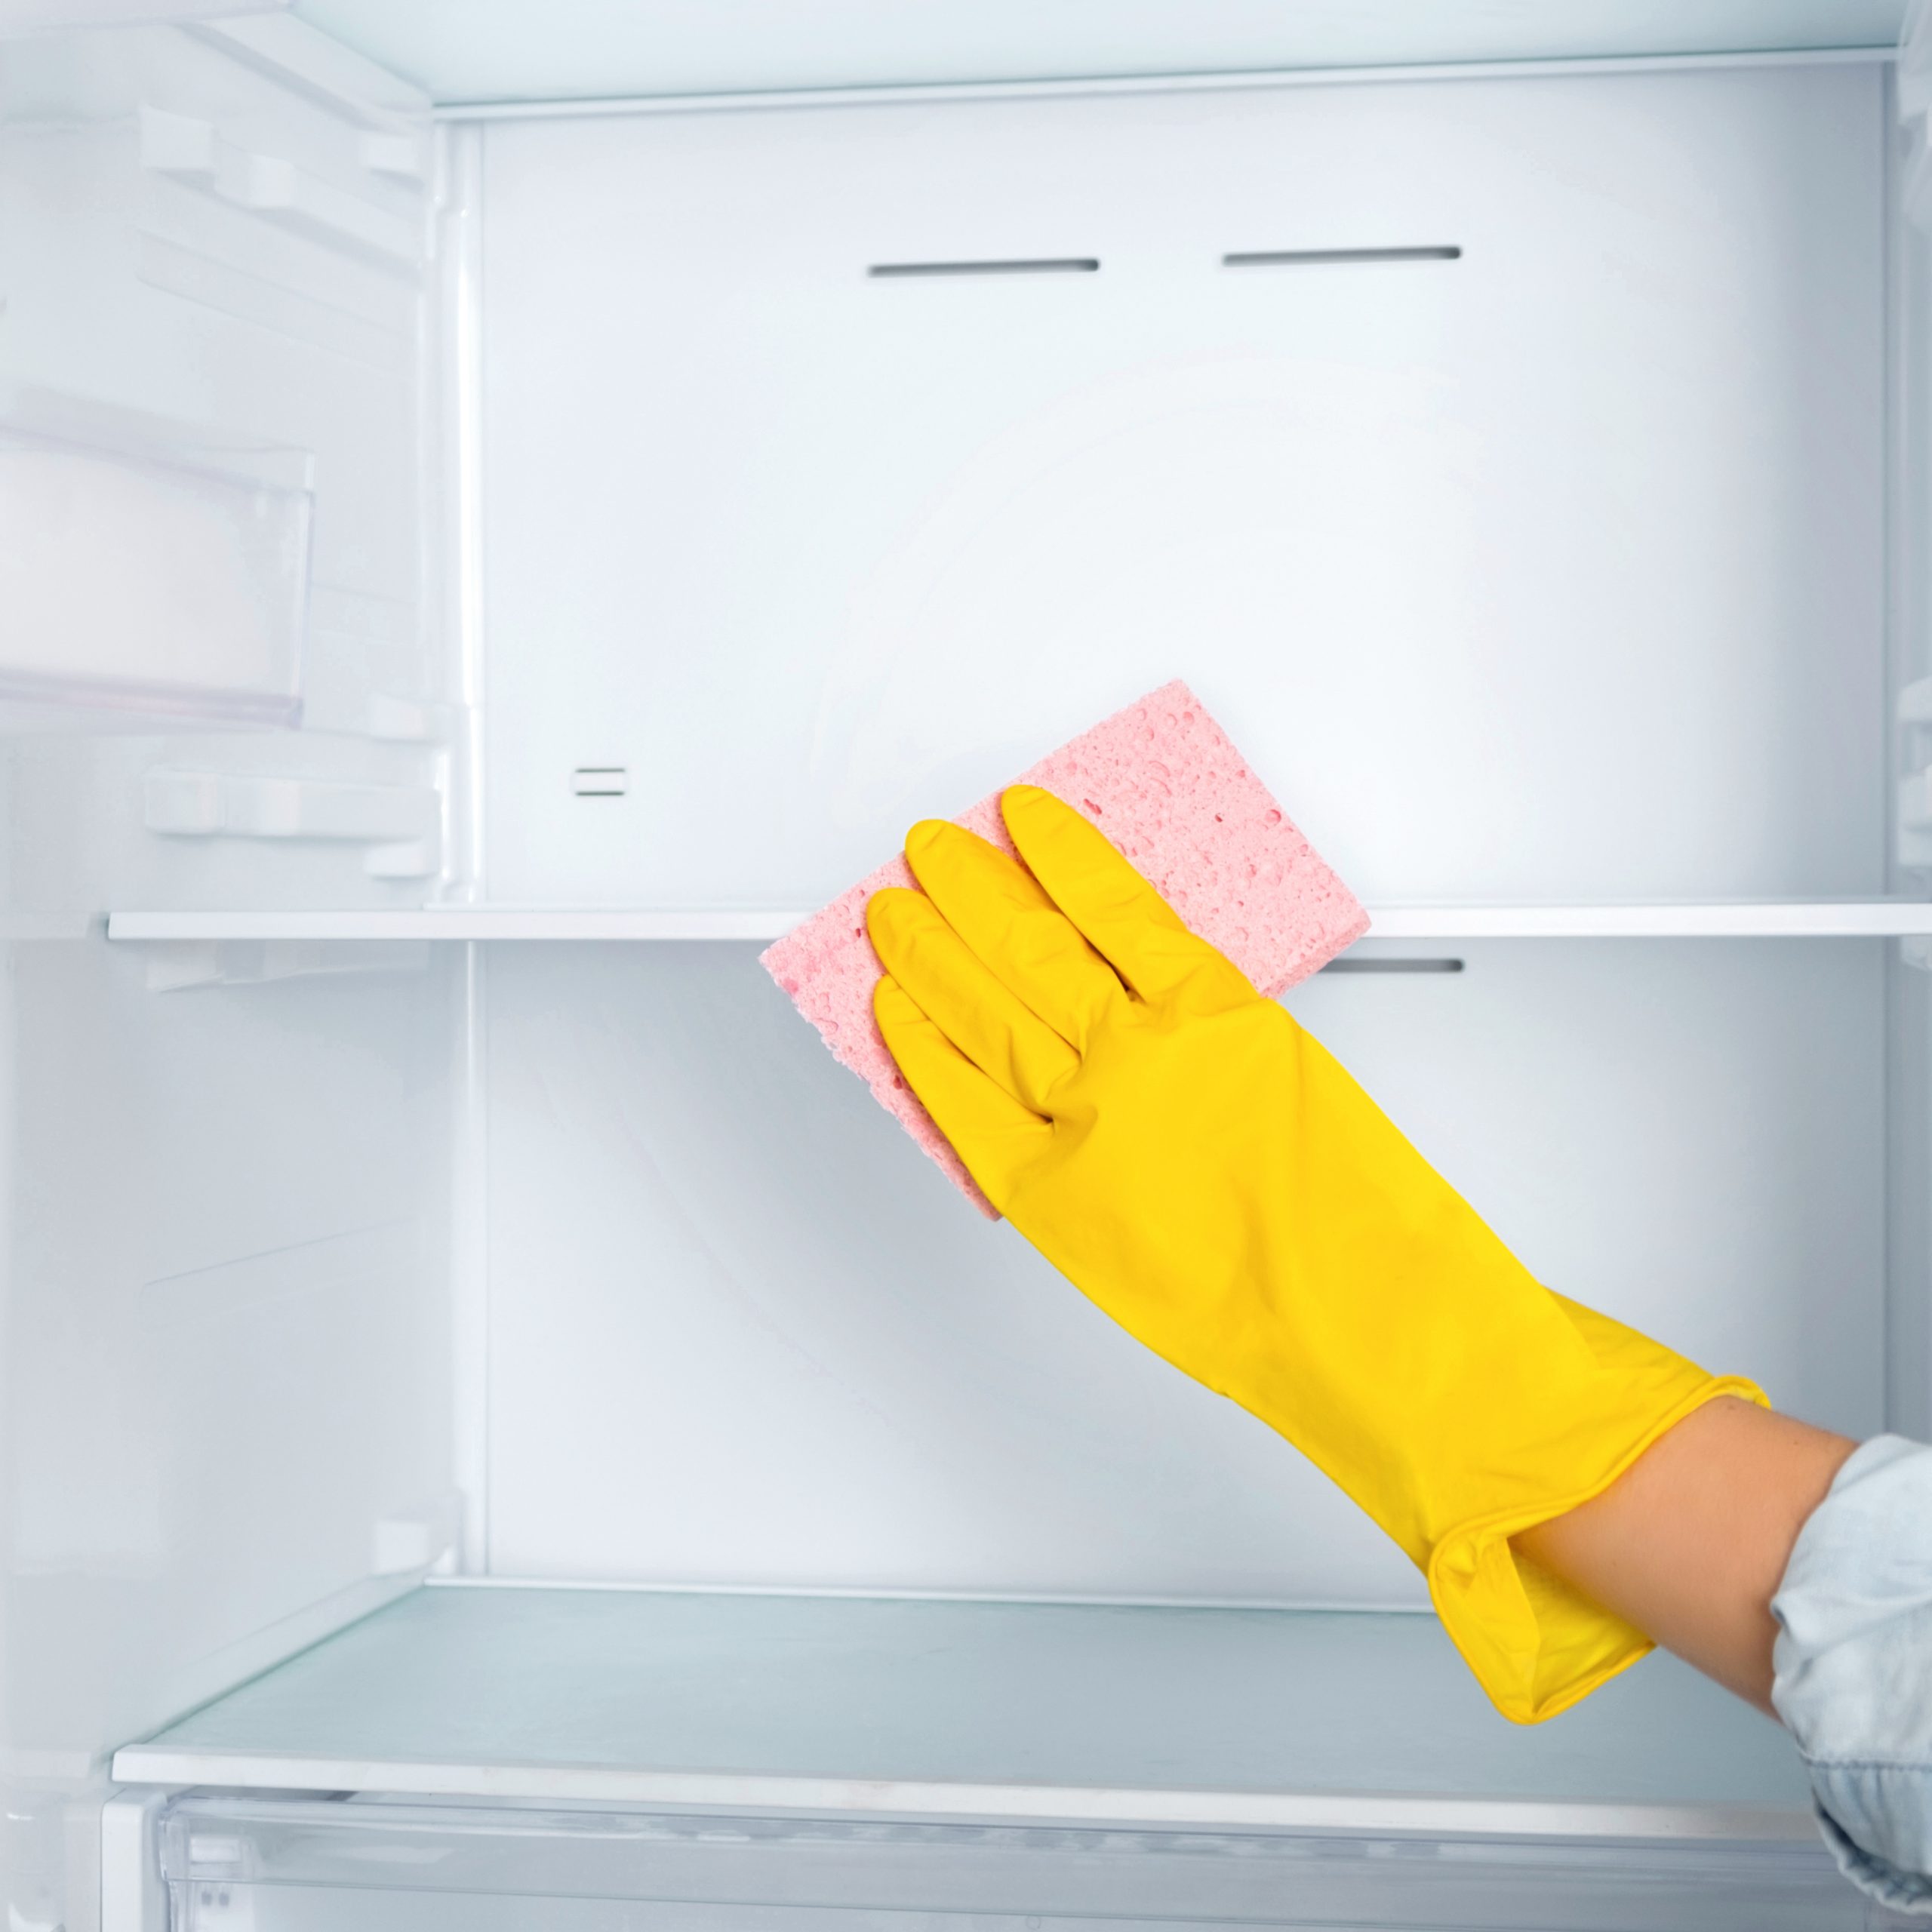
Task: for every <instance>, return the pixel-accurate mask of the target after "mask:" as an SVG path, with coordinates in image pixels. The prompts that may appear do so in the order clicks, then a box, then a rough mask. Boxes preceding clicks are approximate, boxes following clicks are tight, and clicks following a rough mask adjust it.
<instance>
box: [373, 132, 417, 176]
mask: <svg viewBox="0 0 1932 1932" xmlns="http://www.w3.org/2000/svg"><path fill="white" fill-rule="evenodd" d="M362 165H363V166H364V167H365V168H368V171H369V172H370V173H371V174H392V175H394V176H395V177H396V178H397V179H398V180H401V181H423V180H427V179H428V177H429V157H428V154H427V152H426V150H425V149H424V147H423V143H421V142H420V141H419V140H417V138H416V137H415V136H414V134H365V135H364V136H363V137H362Z"/></svg>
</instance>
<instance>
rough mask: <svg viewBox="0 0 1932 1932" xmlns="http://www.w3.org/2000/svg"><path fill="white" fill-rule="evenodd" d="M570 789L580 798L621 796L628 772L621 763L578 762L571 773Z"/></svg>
mask: <svg viewBox="0 0 1932 1932" xmlns="http://www.w3.org/2000/svg"><path fill="white" fill-rule="evenodd" d="M629 789H630V774H629V771H628V770H627V769H626V768H625V767H624V766H623V765H621V764H580V765H579V766H578V767H577V769H576V770H575V771H574V772H572V773H571V791H572V792H574V793H575V794H576V795H577V797H579V798H622V797H623V795H625V793H626V792H628V791H629Z"/></svg>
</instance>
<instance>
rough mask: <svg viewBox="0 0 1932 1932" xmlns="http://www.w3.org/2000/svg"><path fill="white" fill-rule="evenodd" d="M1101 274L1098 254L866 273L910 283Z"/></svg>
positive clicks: (909, 265)
mask: <svg viewBox="0 0 1932 1932" xmlns="http://www.w3.org/2000/svg"><path fill="white" fill-rule="evenodd" d="M1099 273H1100V257H1098V256H1097V255H1040V256H1014V257H1012V258H1011V259H1010V260H1000V261H986V262H875V263H872V266H871V267H869V269H866V275H868V276H869V277H870V278H872V280H873V281H912V280H915V279H916V278H920V277H922V276H934V275H1097V274H1099Z"/></svg>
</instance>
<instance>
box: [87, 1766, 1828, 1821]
mask: <svg viewBox="0 0 1932 1932" xmlns="http://www.w3.org/2000/svg"><path fill="white" fill-rule="evenodd" d="M114 1776H115V1780H116V1781H117V1782H118V1783H124V1784H160V1785H177V1786H178V1785H216V1786H229V1787H232V1788H235V1789H242V1790H253V1789H268V1790H299V1791H380V1792H385V1793H387V1794H392V1795H406V1796H411V1797H415V1796H430V1795H433V1796H436V1797H439V1798H496V1799H498V1800H501V1799H504V1798H515V1799H528V1798H537V1799H543V1800H547V1801H549V1802H550V1803H552V1804H580V1805H595V1804H645V1805H674V1806H676V1807H679V1808H684V1807H698V1808H701V1809H704V1810H712V1809H718V1810H728V1811H754V1812H767V1811H778V1812H806V1813H812V1812H829V1813H835V1814H836V1813H857V1814H861V1815H863V1816H872V1817H881V1816H882V1817H914V1818H944V1819H971V1820H1000V1821H1002V1822H1004V1821H1008V1820H1027V1821H1029V1822H1034V1821H1038V1822H1040V1823H1054V1824H1063V1825H1065V1824H1071V1825H1081V1826H1106V1825H1142V1826H1149V1825H1151V1826H1169V1827H1171V1826H1195V1827H1198V1828H1203V1829H1205V1828H1210V1827H1217V1828H1220V1829H1235V1828H1239V1827H1241V1826H1247V1827H1249V1828H1257V1827H1258V1828H1260V1829H1264V1830H1269V1829H1272V1830H1277V1831H1281V1830H1294V1831H1344V1832H1404V1833H1406V1832H1420V1833H1423V1834H1426V1835H1429V1836H1432V1837H1449V1836H1461V1835H1472V1836H1487V1835H1496V1836H1500V1837H1505V1838H1542V1837H1555V1838H1643V1839H1651V1840H1657V1839H1665V1840H1671V1839H1675V1840H1697V1839H1711V1838H1714V1839H1718V1840H1724V1841H1732V1842H1736V1841H1740V1840H1742V1841H1758V1842H1761V1843H1770V1844H1814V1843H1815V1842H1816V1841H1817V1825H1816V1824H1815V1823H1814V1821H1813V1819H1812V1816H1811V1814H1810V1812H1809V1811H1807V1810H1801V1809H1799V1808H1798V1807H1795V1806H1793V1807H1787V1806H1784V1805H1774V1804H1592V1803H1588V1802H1582V1803H1580V1802H1575V1801H1571V1802H1567V1803H1565V1802H1549V1801H1543V1800H1540V1799H1536V1798H1503V1799H1494V1798H1490V1799H1484V1798H1414V1797H1407V1796H1403V1795H1392V1796H1384V1795H1381V1794H1380V1793H1378V1792H1253V1791H1197V1790H1180V1791H1162V1790H1149V1789H1133V1788H1126V1789H1110V1788H1098V1787H1094V1786H1072V1785H1037V1784H1000V1785H994V1784H971V1783H958V1784H955V1783H940V1782H935V1781H931V1780H912V1779H899V1778H893V1779H865V1778H837V1777H773V1776H771V1775H769V1774H763V1773H757V1772H749V1773H747V1772H704V1771H660V1770H627V1769H616V1768H605V1767H577V1766H574V1765H559V1764H515V1763H503V1764H476V1763H465V1762H461V1761H454V1762H439V1761H420V1762H403V1761H398V1760H396V1759H394V1758H333V1757H330V1758H323V1757H303V1756H295V1755H286V1756H285V1755H282V1754H281V1753H279V1752H272V1751H235V1750H226V1751H220V1750H205V1749H200V1750H198V1749H181V1748H180V1747H178V1746H168V1745H166V1744H158V1743H157V1744H131V1745H126V1746H123V1747H122V1749H120V1750H119V1751H118V1752H115V1755H114Z"/></svg>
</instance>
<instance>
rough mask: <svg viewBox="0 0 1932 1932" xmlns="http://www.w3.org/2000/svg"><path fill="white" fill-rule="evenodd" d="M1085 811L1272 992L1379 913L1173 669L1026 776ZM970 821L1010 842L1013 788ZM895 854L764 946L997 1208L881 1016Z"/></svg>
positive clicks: (892, 1101) (823, 1030) (894, 1101)
mask: <svg viewBox="0 0 1932 1932" xmlns="http://www.w3.org/2000/svg"><path fill="white" fill-rule="evenodd" d="M1015 782H1016V783H1020V784H1026V785H1038V786H1041V788H1042V789H1044V790H1046V791H1048V792H1053V793H1054V795H1056V796H1057V797H1059V798H1063V799H1064V800H1065V801H1066V803H1067V804H1070V805H1072V806H1073V807H1075V808H1076V809H1077V810H1078V811H1082V812H1084V813H1085V814H1087V816H1088V817H1089V818H1091V820H1093V821H1094V823H1095V824H1096V825H1097V826H1099V827H1100V829H1101V830H1102V831H1103V832H1105V833H1106V835H1107V836H1108V837H1109V838H1111V839H1112V841H1113V842H1114V844H1115V845H1116V846H1118V848H1119V849H1120V850H1121V851H1122V852H1123V853H1124V854H1126V855H1127V857H1128V858H1130V859H1131V860H1133V861H1134V864H1135V866H1137V868H1138V869H1140V872H1141V873H1142V874H1143V875H1144V876H1145V877H1146V878H1147V879H1149V881H1151V882H1152V884H1153V886H1154V888H1155V890H1156V891H1158V892H1159V894H1161V897H1163V898H1164V899H1165V900H1167V902H1168V904H1169V905H1171V906H1173V908H1174V910H1175V911H1176V912H1178V913H1179V914H1180V915H1181V917H1182V918H1183V919H1185V920H1186V921H1187V923H1188V924H1189V926H1190V927H1191V928H1192V929H1193V930H1194V931H1195V932H1197V933H1198V934H1200V935H1201V937H1202V938H1204V939H1205V940H1210V941H1211V943H1213V944H1214V945H1215V946H1219V947H1220V949H1221V950H1222V951H1223V952H1225V953H1226V955H1228V957H1229V958H1230V959H1232V961H1234V962H1235V964H1236V965H1237V966H1238V967H1239V968H1241V971H1243V972H1244V973H1245V974H1247V977H1248V978H1249V979H1251V980H1253V981H1254V984H1255V986H1257V988H1258V989H1260V991H1261V992H1263V993H1265V994H1266V995H1269V997H1270V998H1272V997H1273V995H1275V994H1276V993H1278V992H1282V991H1283V990H1284V989H1286V988H1287V987H1289V986H1293V985H1294V983H1296V982H1297V980H1304V979H1306V977H1308V975H1309V974H1311V973H1312V972H1314V971H1316V970H1317V969H1318V968H1320V967H1321V966H1324V965H1325V964H1327V962H1328V961H1330V960H1331V959H1332V958H1334V956H1335V955H1336V954H1337V953H1338V952H1340V951H1341V950H1342V949H1343V947H1344V946H1347V945H1349V943H1351V942H1352V940H1357V939H1359V938H1360V937H1361V935H1362V934H1364V932H1366V931H1367V930H1368V915H1367V913H1366V912H1364V911H1363V910H1362V909H1361V906H1360V904H1359V903H1357V901H1356V899H1355V895H1354V894H1353V893H1352V892H1350V891H1349V889H1348V888H1347V887H1346V886H1345V885H1344V884H1343V883H1342V881H1340V879H1339V878H1337V877H1336V876H1335V875H1334V873H1333V872H1331V871H1330V870H1329V869H1328V868H1327V866H1325V865H1324V864H1323V863H1322V862H1321V858H1320V857H1319V856H1318V854H1316V852H1315V848H1313V847H1312V845H1310V844H1309V842H1308V841H1307V840H1306V838H1303V836H1302V835H1301V834H1300V832H1297V830H1296V829H1295V828H1294V826H1293V825H1291V823H1289V821H1288V819H1287V814H1285V813H1284V812H1283V811H1282V810H1281V807H1280V806H1279V805H1278V804H1275V801H1274V799H1273V798H1271V797H1270V796H1269V792H1268V788H1267V787H1266V786H1265V785H1263V783H1262V782H1261V781H1260V779H1258V778H1257V777H1255V775H1254V773H1253V772H1252V771H1250V770H1249V769H1248V766H1247V760H1246V759H1245V758H1243V757H1242V756H1241V754H1240V752H1238V751H1236V750H1235V748H1234V746H1232V745H1231V744H1230V743H1229V742H1228V740H1227V736H1226V734H1225V733H1224V732H1223V731H1222V729H1221V728H1220V726H1219V725H1218V724H1216V723H1215V722H1214V719H1213V718H1211V717H1209V716H1208V715H1207V712H1206V710H1205V709H1204V708H1203V707H1202V706H1201V703H1200V700H1198V699H1197V698H1196V697H1195V695H1194V694H1193V693H1192V691H1189V689H1188V688H1187V687H1186V685H1183V684H1180V683H1178V682H1177V683H1174V684H1171V685H1162V686H1161V688H1160V689H1159V690H1158V691H1155V692H1152V694H1149V696H1148V697H1143V699H1142V700H1140V703H1138V704H1131V705H1129V706H1128V708H1127V709H1125V710H1124V711H1121V712H1115V714H1114V715H1113V716H1112V717H1111V718H1108V719H1107V720H1106V721H1105V722H1104V723H1103V724H1096V725H1095V726H1094V728H1093V729H1092V730H1091V731H1085V732H1083V733H1081V735H1080V736H1079V737H1077V738H1075V740H1073V741H1072V743H1071V744H1066V745H1063V746H1061V747H1060V749H1059V750H1058V751H1057V752H1049V753H1048V755H1047V756H1046V757H1044V758H1042V759H1041V761H1040V762H1039V763H1038V764H1036V765H1035V766H1034V767H1033V768H1032V770H1031V771H1023V772H1022V773H1021V774H1020V777H1019V778H1018V779H1017V780H1016V781H1015ZM958 823H960V824H961V825H963V826H968V827H969V828H970V829H971V830H973V831H974V832H978V833H980V835H981V836H982V837H983V838H989V839H991V840H992V841H993V843H994V844H996V845H998V846H1001V847H1002V848H1004V850H1005V851H1008V852H1011V851H1012V850H1013V842H1012V841H1011V839H1009V838H1008V837H1007V835H1006V827H1005V826H1004V824H1003V823H1001V819H1000V815H999V796H998V793H997V792H996V793H995V794H994V795H993V796H992V797H991V798H982V799H981V800H980V802H979V803H978V804H977V805H975V806H974V808H973V809H972V810H971V811H968V812H962V813H961V814H960V815H959V820H958ZM914 883H915V881H914V879H913V877H912V872H911V869H910V868H909V867H908V866H907V865H906V861H905V860H904V859H903V857H899V858H894V859H891V860H888V862H887V863H885V864H884V865H882V866H880V867H879V869H878V871H877V872H873V873H872V874H871V875H870V876H869V877H868V878H863V879H861V880H860V881H859V883H858V884H857V885H855V886H854V887H853V888H851V890H850V891H848V892H843V893H841V894H839V896H838V897H837V898H836V899H835V900H833V901H832V903H831V904H830V905H829V906H826V907H825V908H824V909H823V910H822V911H820V912H815V913H814V914H813V915H812V916H811V918H809V919H808V920H807V921H805V922H804V924H803V925H801V926H797V927H795V928H793V929H792V931H790V932H789V933H787V934H786V935H785V937H783V939H781V940H779V941H778V942H777V944H776V945H774V946H771V948H770V949H768V950H767V951H766V952H765V953H764V955H763V964H764V968H765V971H767V972H768V973H769V974H771V977H773V978H774V980H777V982H778V983H779V985H780V986H782V987H783V989H785V991H786V992H787V993H789V995H791V996H792V1001H793V1002H794V1003H795V1004H796V1006H797V1007H798V1011H800V1012H801V1013H802V1014H804V1016H805V1017H806V1018H807V1019H808V1020H810V1021H811V1023H812V1024H813V1025H814V1026H816V1027H817V1029H818V1030H819V1032H820V1034H821V1035H823V1038H824V1040H825V1044H826V1045H827V1046H828V1047H829V1048H831V1049H832V1052H833V1053H834V1054H836V1055H837V1056H838V1058H839V1059H840V1060H842V1061H844V1063H845V1064H846V1065H847V1066H849V1067H850V1068H851V1069H852V1071H853V1072H854V1073H856V1074H857V1075H858V1076H859V1077H860V1079H862V1080H863V1081H865V1082H866V1084H867V1085H868V1086H869V1087H870V1088H871V1089H872V1092H873V1094H875V1096H876V1097H878V1101H879V1103H880V1104H881V1106H884V1107H887V1108H888V1109H891V1112H893V1113H894V1114H896V1115H897V1116H898V1118H899V1120H900V1124H902V1125H903V1127H904V1128H905V1129H906V1131H907V1132H908V1133H909V1134H911V1135H912V1138H913V1139H914V1140H916V1141H918V1143H919V1145H920V1146H921V1147H923V1148H924V1149H925V1150H926V1152H928V1154H930V1155H931V1156H932V1158H934V1160H935V1161H937V1162H938V1163H939V1164H940V1166H941V1167H942V1168H944V1169H945V1170H946V1172H947V1174H949V1175H950V1176H951V1177H952V1180H953V1181H954V1183H955V1184H956V1185H957V1186H958V1188H959V1189H960V1190H961V1192H963V1193H964V1194H966V1195H968V1196H969V1197H970V1198H971V1199H972V1200H973V1201H974V1202H976V1203H977V1204H978V1206H979V1207H980V1208H981V1209H982V1210H983V1211H984V1212H985V1213H986V1214H993V1213H994V1209H993V1207H992V1205H991V1204H990V1203H989V1201H987V1200H986V1196H985V1195H983V1194H982V1193H981V1192H980V1190H979V1189H978V1188H977V1186H974V1183H973V1180H972V1177H971V1175H969V1174H968V1173H967V1171H966V1170H965V1168H964V1166H963V1165H962V1164H961V1161H960V1159H959V1157H958V1155H957V1154H955V1153H954V1152H953V1151H952V1148H951V1147H950V1146H949V1145H948V1144H947V1143H946V1137H945V1136H944V1135H943V1134H941V1133H940V1131H939V1129H938V1128H937V1127H936V1126H935V1125H934V1124H933V1119H932V1116H931V1115H930V1114H928V1112H926V1110H925V1109H924V1107H922V1106H920V1104H919V1103H918V1100H916V1099H915V1097H913V1095H912V1091H911V1090H910V1089H909V1088H908V1087H907V1086H906V1082H905V1080H904V1078H903V1077H902V1075H900V1072H899V1069H898V1068H897V1066H895V1065H894V1063H893V1059H892V1056H891V1054H889V1053H888V1052H887V1051H886V1048H885V1042H884V1041H883V1040H882V1039H881V1038H879V1034H878V1027H877V1026H876V1025H875V1023H874V1022H873V1020H872V988H873V987H874V986H876V985H877V984H878V981H879V979H880V977H881V974H880V968H879V963H878V955H876V954H875V952H873V951H872V942H871V941H870V940H869V939H868V938H867V937H866V917H865V910H866V900H868V899H869V898H870V897H872V894H874V893H875V892H876V891H878V890H879V888H881V886H887V885H912V884H914Z"/></svg>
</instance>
